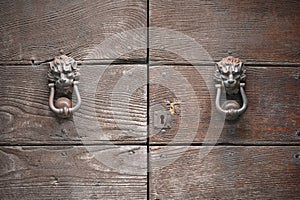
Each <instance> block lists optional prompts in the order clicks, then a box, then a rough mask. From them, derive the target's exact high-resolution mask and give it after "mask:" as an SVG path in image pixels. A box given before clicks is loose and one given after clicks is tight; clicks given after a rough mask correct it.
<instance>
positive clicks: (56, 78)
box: [48, 52, 81, 118]
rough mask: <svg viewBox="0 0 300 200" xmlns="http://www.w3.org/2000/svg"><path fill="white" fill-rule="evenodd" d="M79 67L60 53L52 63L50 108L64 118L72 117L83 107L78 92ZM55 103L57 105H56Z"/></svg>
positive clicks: (49, 79)
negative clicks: (74, 99) (73, 103)
mask: <svg viewBox="0 0 300 200" xmlns="http://www.w3.org/2000/svg"><path fill="white" fill-rule="evenodd" d="M78 71H79V67H78V66H77V63H76V61H75V60H74V59H73V58H71V57H68V56H66V55H65V54H63V52H60V55H59V56H56V57H55V58H54V60H53V61H52V62H51V63H50V68H49V71H48V81H49V88H50V97H49V107H50V109H51V110H52V111H53V112H54V113H55V114H57V115H58V116H60V117H62V118H66V117H70V116H71V115H72V113H74V112H75V111H77V110H78V109H79V108H80V105H81V97H80V94H79V90H78V84H79V77H80V74H79V72H78ZM73 91H74V92H75V95H76V98H77V104H76V105H75V106H74V107H72V100H71V99H72V93H73ZM54 101H55V103H54Z"/></svg>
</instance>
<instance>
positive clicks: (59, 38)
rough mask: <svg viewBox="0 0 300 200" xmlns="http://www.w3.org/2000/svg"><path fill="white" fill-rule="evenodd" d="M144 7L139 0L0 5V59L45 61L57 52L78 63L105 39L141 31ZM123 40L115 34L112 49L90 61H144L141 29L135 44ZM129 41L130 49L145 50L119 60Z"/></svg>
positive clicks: (123, 38)
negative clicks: (72, 58)
mask: <svg viewBox="0 0 300 200" xmlns="http://www.w3.org/2000/svg"><path fill="white" fill-rule="evenodd" d="M146 7H147V6H146V1H144V0H126V1H120V2H115V1H109V0H102V1H96V0H92V1H80V0H75V1H74V0H72V1H58V0H54V1H38V0H34V1H25V0H22V1H9V0H5V1H1V3H0V18H1V22H0V38H1V39H0V41H1V42H0V49H1V53H0V60H1V61H24V60H27V61H31V60H38V61H44V60H48V59H52V58H53V57H54V55H56V54H57V52H58V51H59V49H63V50H64V51H65V52H66V53H68V54H69V53H70V55H71V56H72V57H74V58H76V59H77V60H80V59H84V58H85V57H87V56H88V55H89V52H90V50H93V49H94V46H96V45H99V44H101V43H102V42H104V41H105V40H107V39H108V38H109V37H111V36H113V35H115V34H119V33H122V32H124V31H129V30H132V29H137V28H144V27H146V21H147V20H146ZM123 36H124V35H121V34H119V35H115V39H114V40H113V41H112V42H111V43H110V44H111V46H110V47H111V48H112V49H114V50H115V51H110V47H109V46H107V47H106V48H107V49H105V52H104V51H101V52H98V54H97V57H94V59H103V60H115V59H124V60H145V58H146V51H145V49H146V44H147V42H146V31H145V32H139V33H138V34H135V35H134V36H133V37H134V40H131V39H129V38H125V36H124V37H123ZM128 39H129V40H130V41H131V45H132V46H144V48H145V49H144V50H141V51H134V52H131V53H130V52H126V53H127V54H126V55H123V56H122V57H120V55H119V54H118V53H119V52H121V50H120V49H126V48H127V47H128V45H127V44H126V43H123V41H124V40H128ZM122 45H123V46H122ZM124 45H126V46H124ZM116 46H117V48H116ZM117 49H118V50H117ZM102 50H103V49H102ZM117 51H118V52H117ZM88 57H89V58H91V57H90V56H88Z"/></svg>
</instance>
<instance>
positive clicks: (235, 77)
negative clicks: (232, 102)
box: [215, 56, 246, 94]
mask: <svg viewBox="0 0 300 200" xmlns="http://www.w3.org/2000/svg"><path fill="white" fill-rule="evenodd" d="M245 72H246V69H245V67H244V65H243V63H242V62H241V61H240V60H239V59H238V58H235V57H233V56H228V57H226V58H223V59H222V60H221V61H220V62H218V63H216V71H215V80H216V82H218V83H223V86H224V87H225V90H226V92H227V93H228V94H237V93H238V91H239V87H240V83H241V82H243V81H245V78H246V75H245Z"/></svg>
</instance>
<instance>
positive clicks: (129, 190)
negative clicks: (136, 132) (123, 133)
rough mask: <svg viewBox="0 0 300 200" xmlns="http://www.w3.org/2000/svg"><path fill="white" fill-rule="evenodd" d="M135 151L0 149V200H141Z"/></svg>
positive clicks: (141, 160)
mask: <svg viewBox="0 0 300 200" xmlns="http://www.w3.org/2000/svg"><path fill="white" fill-rule="evenodd" d="M146 152H147V151H146V148H145V147H141V146H83V147H78V146H77V147H74V146H55V147H54V146H52V147H50V146H43V147H30V146H26V147H25V146H19V147H3V146H2V147H0V161H1V162H0V163H1V164H0V166H1V167H0V180H1V181H0V196H1V199H116V198H117V199H146V195H147V186H146V182H147V180H146V174H147V164H146V157H147V156H146Z"/></svg>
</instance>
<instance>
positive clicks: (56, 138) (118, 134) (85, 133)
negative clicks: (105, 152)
mask: <svg viewBox="0 0 300 200" xmlns="http://www.w3.org/2000/svg"><path fill="white" fill-rule="evenodd" d="M47 70H48V66H47V65H41V66H1V67H0V79H1V80H2V81H3V82H2V84H1V85H0V121H1V126H0V132H1V134H0V143H2V144H23V143H26V144H33V143H34V144H50V143H55V144H62V143H64V144H66V143H82V142H83V143H97V142H104V143H107V142H116V143H141V142H145V141H146V135H147V132H146V125H147V116H146V115H147V114H146V111H147V106H146V101H147V90H146V74H147V73H146V66H145V65H130V66H129V65H111V66H105V65H103V66H101V65H100V66H99V65H97V66H94V65H86V66H81V70H80V72H81V79H80V85H79V91H80V94H81V97H82V101H83V103H82V106H81V109H80V110H79V111H78V112H76V113H75V114H74V116H73V118H71V119H66V120H61V119H59V118H57V117H56V116H55V115H54V113H53V112H52V111H50V109H49V106H48V98H49V88H48V84H47ZM128 74H129V75H128ZM137 76H138V78H137ZM121 77H123V78H122V79H121ZM120 85H121V89H122V90H121V89H120ZM132 85H135V86H136V90H134V91H130V90H128V88H127V87H132ZM123 86H124V87H123ZM126 99H127V100H126ZM93 105H94V106H93Z"/></svg>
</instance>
